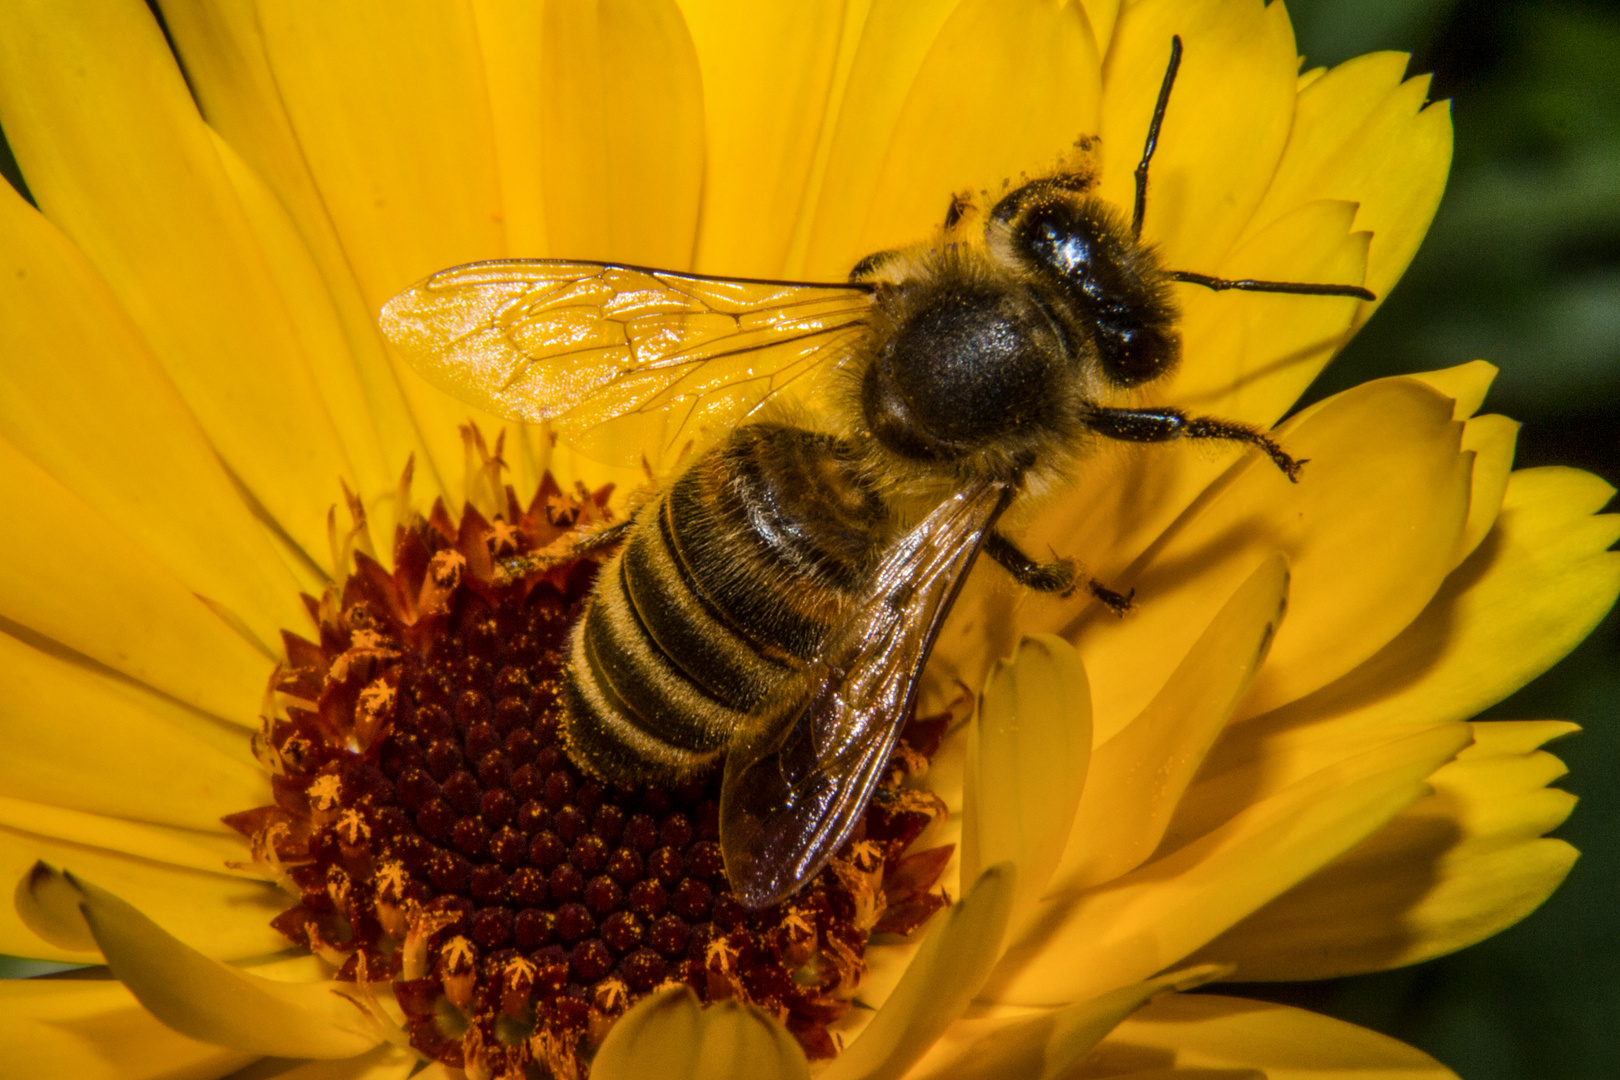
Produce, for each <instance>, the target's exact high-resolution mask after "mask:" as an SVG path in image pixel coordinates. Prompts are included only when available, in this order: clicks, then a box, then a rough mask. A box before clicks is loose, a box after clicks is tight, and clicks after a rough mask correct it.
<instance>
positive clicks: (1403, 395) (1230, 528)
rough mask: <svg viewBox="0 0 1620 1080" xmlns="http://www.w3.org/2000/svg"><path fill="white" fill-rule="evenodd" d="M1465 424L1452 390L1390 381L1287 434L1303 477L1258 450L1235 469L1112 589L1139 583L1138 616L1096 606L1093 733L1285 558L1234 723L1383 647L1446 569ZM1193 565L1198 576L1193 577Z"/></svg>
mask: <svg viewBox="0 0 1620 1080" xmlns="http://www.w3.org/2000/svg"><path fill="white" fill-rule="evenodd" d="M1461 429H1462V425H1461V424H1457V423H1455V422H1453V421H1452V420H1451V402H1450V401H1449V400H1448V399H1446V398H1443V397H1441V396H1440V395H1439V394H1438V393H1436V392H1435V391H1433V390H1431V389H1429V388H1428V387H1426V386H1423V385H1421V384H1419V383H1416V382H1413V381H1410V380H1400V379H1393V380H1384V381H1380V382H1376V383H1369V384H1367V385H1365V386H1361V387H1358V388H1356V389H1354V390H1351V391H1348V392H1346V393H1344V394H1340V395H1338V396H1336V397H1334V398H1331V399H1329V401H1328V402H1327V403H1325V404H1324V405H1323V407H1322V408H1321V409H1319V410H1317V411H1316V412H1313V413H1311V414H1310V415H1308V416H1306V417H1305V418H1304V419H1303V420H1302V421H1301V422H1300V423H1298V424H1290V425H1289V426H1288V427H1286V428H1285V429H1283V430H1282V431H1281V432H1280V438H1281V441H1282V443H1283V445H1284V446H1285V447H1286V448H1287V449H1288V450H1289V452H1291V453H1294V454H1296V455H1298V456H1300V457H1304V458H1309V459H1310V464H1309V465H1307V466H1306V469H1305V474H1304V476H1303V477H1302V479H1301V480H1300V482H1299V483H1298V484H1290V483H1289V482H1288V480H1287V478H1286V477H1284V476H1283V475H1282V474H1281V472H1279V471H1278V470H1277V469H1276V468H1275V467H1274V466H1272V465H1271V463H1270V462H1269V461H1265V460H1263V459H1259V458H1256V457H1250V458H1247V459H1245V460H1244V461H1242V462H1240V463H1239V464H1238V465H1236V466H1234V467H1233V468H1232V469H1231V470H1230V471H1229V472H1228V474H1227V475H1226V476H1224V477H1222V478H1221V480H1220V481H1218V482H1217V483H1216V484H1215V485H1212V486H1211V487H1210V488H1209V489H1208V490H1207V491H1206V493H1205V494H1204V496H1202V497H1201V499H1200V500H1199V502H1197V503H1195V504H1194V505H1193V506H1192V507H1191V508H1189V510H1188V511H1187V512H1186V513H1184V514H1183V515H1182V517H1181V519H1180V520H1179V521H1178V522H1177V523H1176V524H1175V525H1173V526H1172V527H1171V528H1170V529H1169V530H1168V531H1167V532H1166V534H1165V535H1164V536H1163V537H1162V538H1161V539H1160V541H1159V543H1158V545H1157V546H1156V547H1155V548H1153V549H1151V550H1150V551H1149V552H1148V553H1147V554H1146V555H1144V556H1143V557H1142V559H1140V560H1138V565H1139V566H1140V567H1141V569H1140V570H1139V571H1134V572H1128V573H1126V574H1124V575H1122V576H1120V577H1117V578H1115V579H1113V580H1112V581H1111V582H1110V584H1111V585H1112V586H1113V587H1114V588H1126V587H1134V588H1135V589H1136V603H1137V609H1136V610H1134V611H1132V612H1131V613H1130V614H1129V615H1128V616H1126V617H1125V618H1124V619H1116V618H1114V617H1113V616H1112V615H1099V616H1090V615H1089V614H1088V615H1087V616H1086V622H1085V624H1084V625H1083V626H1082V627H1081V628H1080V629H1079V633H1078V636H1077V638H1074V639H1072V640H1075V641H1076V645H1077V647H1078V648H1079V650H1080V655H1081V657H1082V658H1083V659H1084V660H1085V664H1086V670H1087V671H1088V672H1091V673H1092V677H1093V680H1094V685H1093V688H1092V691H1093V693H1092V704H1093V709H1094V710H1095V715H1096V724H1097V730H1098V732H1099V734H1100V736H1101V737H1103V738H1107V737H1110V736H1112V735H1113V733H1114V732H1116V731H1118V730H1119V729H1120V728H1121V727H1123V726H1124V724H1125V723H1126V722H1128V721H1129V720H1130V719H1132V718H1133V717H1135V716H1136V715H1137V714H1138V713H1139V712H1141V710H1142V709H1143V708H1144V707H1145V706H1146V704H1147V701H1148V699H1149V698H1150V697H1151V696H1152V694H1153V693H1155V692H1156V691H1157V688H1158V687H1160V686H1162V685H1163V684H1164V680H1165V679H1166V678H1167V677H1168V676H1169V673H1170V671H1171V670H1173V669H1174V667H1175V664H1176V663H1177V662H1178V661H1179V660H1180V658H1181V657H1182V656H1184V655H1186V652H1187V650H1188V648H1189V647H1190V646H1191V644H1192V642H1193V640H1194V639H1195V638H1196V637H1197V635H1198V634H1199V633H1200V632H1201V631H1202V629H1203V627H1205V626H1207V625H1208V624H1209V621H1210V619H1211V618H1212V617H1213V616H1214V613H1215V612H1216V611H1217V610H1219V608H1220V606H1221V605H1223V604H1224V603H1225V602H1226V599H1227V598H1228V597H1229V596H1231V595H1232V593H1233V592H1234V591H1235V590H1236V588H1237V586H1238V584H1240V583H1241V582H1242V581H1243V580H1244V579H1246V578H1247V577H1248V576H1249V574H1250V573H1252V572H1253V570H1254V568H1255V567H1257V566H1258V565H1259V564H1260V563H1261V562H1263V561H1264V560H1265V559H1266V558H1268V557H1270V555H1271V554H1272V553H1273V552H1276V551H1282V552H1284V553H1285V554H1286V555H1287V556H1288V564H1289V570H1290V573H1291V576H1292V581H1291V585H1290V589H1289V613H1288V619H1287V621H1286V622H1285V623H1284V624H1283V627H1282V629H1281V630H1280V631H1279V632H1278V634H1277V639H1276V641H1275V642H1274V644H1273V645H1272V650H1271V656H1270V658H1269V660H1268V661H1267V663H1266V665H1265V666H1264V667H1263V668H1262V669H1261V671H1260V674H1259V675H1258V676H1257V677H1256V679H1255V682H1254V686H1253V688H1252V689H1251V691H1250V694H1249V697H1248V698H1247V699H1246V700H1245V702H1244V703H1243V705H1242V706H1240V708H1239V712H1238V715H1239V716H1243V715H1249V714H1253V713H1254V712H1258V711H1261V710H1263V709H1265V708H1267V707H1270V706H1271V705H1273V704H1278V703H1281V702H1283V701H1288V700H1290V699H1292V698H1294V697H1297V696H1299V695H1300V694H1302V693H1306V692H1309V691H1311V690H1314V689H1315V688H1316V687H1318V686H1320V685H1322V684H1323V683H1326V682H1328V681H1330V680H1332V679H1334V678H1337V677H1338V676H1339V675H1342V674H1343V673H1344V672H1346V671H1348V670H1350V669H1351V668H1353V667H1354V666H1355V665H1356V664H1358V663H1360V662H1361V661H1363V660H1365V659H1366V658H1367V657H1368V656H1370V655H1371V654H1372V653H1374V652H1375V651H1377V650H1378V649H1379V648H1380V647H1382V646H1383V645H1384V644H1386V643H1387V642H1388V641H1389V640H1390V639H1391V638H1392V637H1394V636H1395V635H1396V634H1397V633H1398V632H1399V631H1400V630H1401V629H1402V628H1403V627H1405V626H1406V625H1407V624H1408V623H1410V622H1411V621H1412V619H1413V618H1414V617H1415V616H1416V615H1417V614H1418V612H1419V611H1421V610H1422V609H1423V606H1424V605H1425V604H1426V603H1427V602H1428V599H1429V598H1430V597H1431V596H1433V595H1434V592H1435V590H1436V588H1438V587H1439V585H1440V582H1441V581H1442V579H1443V578H1444V577H1445V574H1446V572H1447V571H1448V570H1449V569H1450V566H1451V562H1452V558H1453V556H1454V553H1455V551H1456V545H1457V537H1458V534H1459V533H1460V531H1461V529H1462V525H1463V521H1464V518H1465V515H1466V514H1467V510H1468V492H1469V460H1468V458H1467V457H1465V456H1464V455H1463V454H1461V453H1460V452H1459V450H1458V441H1459V439H1460V437H1461V434H1462V430H1461ZM1160 449H1161V452H1163V449H1162V448H1160ZM1183 452H1184V453H1185V452H1187V451H1185V450H1183ZM1189 565H1194V566H1198V567H1199V568H1200V572H1199V573H1197V574H1188V573H1186V571H1185V567H1187V566H1189ZM1105 674H1106V675H1109V676H1112V677H1111V678H1105Z"/></svg>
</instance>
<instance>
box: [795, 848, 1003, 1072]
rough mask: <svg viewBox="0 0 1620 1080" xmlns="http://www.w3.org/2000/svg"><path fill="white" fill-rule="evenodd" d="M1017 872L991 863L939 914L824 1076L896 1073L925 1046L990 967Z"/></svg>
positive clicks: (924, 1050) (964, 1005)
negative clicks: (872, 1012) (892, 984)
mask: <svg viewBox="0 0 1620 1080" xmlns="http://www.w3.org/2000/svg"><path fill="white" fill-rule="evenodd" d="M1017 876H1018V872H1017V871H1016V870H1015V869H1014V868H1013V866H1012V865H1011V864H1010V863H999V864H997V865H995V866H992V867H990V868H989V869H988V870H986V871H984V873H983V874H981V875H980V876H979V879H978V880H977V881H976V882H974V883H973V887H972V888H971V889H970V890H968V892H967V894H966V895H965V896H963V897H962V898H961V899H960V900H958V901H957V902H956V903H955V904H953V905H952V906H951V907H950V908H949V909H948V910H947V911H946V912H945V913H944V915H942V916H941V917H940V919H939V921H938V923H937V924H936V925H935V926H934V927H933V929H932V930H930V931H929V933H928V936H927V937H926V938H924V939H923V943H922V947H921V948H919V949H918V950H917V955H916V956H915V957H913V959H912V961H911V966H910V967H909V968H907V969H906V973H905V975H904V976H902V977H901V979H900V984H899V985H898V986H896V987H895V990H894V993H892V994H890V995H889V997H888V1000H887V1001H885V1002H884V1005H883V1008H882V1010H880V1011H879V1012H878V1013H877V1014H876V1015H875V1016H874V1017H873V1018H872V1022H871V1023H869V1024H868V1025H867V1026H866V1029H865V1030H864V1031H862V1032H861V1037H860V1038H859V1039H857V1040H855V1042H854V1043H853V1044H851V1045H850V1046H849V1047H847V1048H846V1049H845V1050H844V1052H843V1053H842V1054H840V1055H838V1057H837V1059H836V1060H834V1061H833V1063H832V1064H831V1065H829V1066H827V1068H826V1070H825V1071H823V1072H822V1073H820V1074H819V1075H820V1077H822V1078H823V1080H892V1078H895V1077H899V1076H900V1075H902V1074H903V1073H904V1072H905V1071H906V1070H907V1069H909V1068H910V1067H911V1065H912V1064H913V1063H914V1062H916V1061H917V1059H918V1058H920V1057H922V1056H923V1054H925V1053H927V1051H928V1048H929V1046H931V1045H932V1044H933V1042H934V1040H935V1039H937V1038H939V1036H940V1034H941V1033H942V1032H944V1030H945V1029H946V1028H947V1027H949V1026H950V1024H951V1021H953V1020H955V1019H956V1018H957V1017H958V1016H960V1015H961V1014H962V1012H963V1010H965V1009H966V1008H967V1006H968V1003H969V1002H970V1001H972V1000H973V997H974V995H975V994H976V993H978V991H979V988H980V987H981V986H982V985H983V983H984V979H985V977H986V976H987V975H989V973H990V969H991V966H992V965H993V964H994V963H995V961H996V954H997V952H998V951H999V949H1000V946H1001V939H1002V935H1003V933H1004V932H1005V931H1006V927H1007V917H1008V915H1010V914H1011V912H1012V902H1013V893H1014V888H1015V885H1016V880H1015V879H1016V878H1017Z"/></svg>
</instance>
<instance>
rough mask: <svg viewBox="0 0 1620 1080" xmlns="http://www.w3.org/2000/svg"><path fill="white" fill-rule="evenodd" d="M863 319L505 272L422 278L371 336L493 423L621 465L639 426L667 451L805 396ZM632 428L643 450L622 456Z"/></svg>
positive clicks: (860, 295) (825, 296)
mask: <svg viewBox="0 0 1620 1080" xmlns="http://www.w3.org/2000/svg"><path fill="white" fill-rule="evenodd" d="M870 306H871V296H870V293H869V292H868V291H867V290H866V289H865V288H864V287H861V286H844V285H806V284H795V283H791V282H777V281H749V280H741V279H729V278H713V277H702V276H698V275H695V274H677V273H671V272H667V271H663V270H647V269H641V268H638V267H632V266H618V265H614V264H610V263H595V262H575V261H564V260H558V259H513V260H505V261H496V262H482V263H471V264H469V265H467V266H458V267H454V268H452V269H449V270H441V271H440V272H438V273H437V274H432V275H430V276H428V277H426V278H423V279H422V280H421V281H419V282H417V283H416V284H415V285H412V286H411V287H410V288H408V289H406V290H405V291H404V292H402V293H400V294H399V295H398V296H396V297H394V298H393V299H392V300H390V301H388V303H386V304H384V305H383V309H382V312H381V313H380V314H379V316H378V323H379V324H380V325H381V327H382V329H383V332H384V333H385V334H387V335H388V338H389V340H391V341H393V343H394V344H395V345H396V346H398V348H399V349H400V351H401V352H402V353H403V354H404V355H405V357H406V359H407V360H409V361H410V363H411V365H412V366H413V367H415V368H416V369H417V370H418V371H419V372H421V373H422V374H423V375H424V376H425V377H427V378H428V380H429V381H431V382H433V383H434V384H435V385H437V386H439V387H440V388H441V389H443V390H445V391H447V392H448V393H450V394H453V395H454V396H456V397H458V398H460V399H462V400H463V401H466V402H468V403H469V404H471V405H474V406H476V407H478V408H480V409H483V410H484V411H486V412H490V413H494V414H495V415H497V416H504V417H507V418H509V419H514V420H530V421H540V420H549V421H550V422H551V424H552V428H553V430H555V431H556V432H557V434H558V436H559V437H560V438H562V439H564V440H565V441H567V442H568V443H569V444H570V445H572V446H574V447H575V448H577V449H580V450H582V451H584V452H586V453H588V454H592V455H593V456H597V457H602V458H604V459H606V460H612V461H615V462H621V461H622V462H626V463H628V462H633V461H634V459H635V458H636V456H637V455H638V454H639V453H640V451H641V449H642V447H644V446H645V443H646V440H647V438H648V436H647V432H648V430H649V428H648V427H647V426H645V425H646V424H649V423H650V424H651V425H653V427H652V429H651V430H652V431H653V432H654V435H653V436H652V437H654V438H660V439H661V440H662V442H663V444H664V446H665V447H675V446H677V445H679V444H681V443H683V442H685V441H687V440H690V439H699V438H700V433H701V432H702V431H703V430H704V429H708V430H711V431H723V430H726V429H728V428H729V427H731V426H734V425H735V424H737V423H739V422H741V421H743V420H744V418H746V417H747V416H748V415H749V414H751V413H752V412H754V411H755V410H757V409H758V408H759V407H760V406H761V405H762V404H763V403H764V402H765V401H767V400H768V399H771V398H773V397H776V396H778V395H781V394H783V393H784V392H785V391H787V390H788V389H789V388H790V387H793V388H794V389H795V391H796V392H799V393H802V394H804V395H806V396H808V395H809V394H811V393H813V392H814V390H815V389H816V388H817V387H818V386H819V384H820V379H821V377H822V376H824V375H825V373H826V372H827V371H829V370H830V369H831V368H832V367H833V366H834V364H833V363H830V362H829V361H836V359H838V358H839V357H841V356H843V355H845V354H847V351H848V349H849V347H850V346H851V345H853V344H854V343H855V342H856V341H857V340H858V339H859V338H860V336H861V334H862V333H863V326H862V319H863V317H864V316H865V315H866V313H867V310H868V309H869V307H870ZM635 418H642V420H643V424H642V426H638V427H637V428H636V429H635V430H636V432H637V433H638V434H639V435H640V438H639V439H633V440H631V441H632V442H634V443H635V444H636V445H634V446H628V447H627V446H626V445H624V442H625V440H624V438H623V435H624V434H625V431H626V427H625V421H627V420H632V419H635ZM660 428H661V430H659V429H660Z"/></svg>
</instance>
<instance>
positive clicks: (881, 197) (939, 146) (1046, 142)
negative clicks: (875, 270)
mask: <svg viewBox="0 0 1620 1080" xmlns="http://www.w3.org/2000/svg"><path fill="white" fill-rule="evenodd" d="M1099 92H1100V62H1099V60H1098V55H1097V47H1096V43H1095V42H1094V41H1093V40H1092V37H1091V28H1090V26H1089V24H1088V23H1087V22H1086V19H1085V16H1084V12H1083V11H1082V10H1081V9H1079V8H1078V7H1076V6H1074V5H1066V4H1062V3H1057V2H1055V0H964V2H962V3H959V4H955V5H949V4H941V3H937V2H933V3H928V4H926V5H922V6H920V9H919V6H917V5H902V4H897V3H888V4H877V5H874V7H873V10H872V12H871V14H870V15H869V16H868V18H867V22H866V27H865V31H864V33H863V34H862V36H861V40H860V48H859V52H858V54H857V55H856V56H855V58H854V61H853V66H852V68H851V70H850V74H849V80H848V83H847V87H846V89H845V90H844V93H843V95H842V99H841V101H840V103H839V105H838V108H837V112H836V113H834V114H832V115H834V116H836V126H835V127H834V128H833V129H832V138H831V140H830V142H829V150H828V155H827V159H826V160H827V164H826V170H825V173H824V174H823V175H822V176H821V179H820V183H819V185H818V186H817V187H816V188H815V190H814V191H813V192H812V194H811V198H810V202H809V204H808V205H809V208H810V209H811V210H812V211H813V215H814V216H813V217H812V218H811V221H812V222H813V224H812V226H811V228H810V230H809V233H808V235H807V238H806V239H807V240H808V247H807V249H805V251H804V254H803V255H802V256H800V257H799V258H798V259H796V260H795V259H790V262H789V271H790V273H792V274H793V275H794V276H803V277H806V278H810V279H815V280H834V281H836V280H840V279H842V278H843V277H844V275H846V274H847V273H848V272H849V269H850V267H852V266H853V265H855V263H856V262H857V261H858V260H859V259H860V258H862V257H863V256H865V255H867V254H870V253H871V252H873V251H877V250H882V249H886V248H893V247H897V246H901V245H905V244H912V243H917V242H919V241H922V240H926V239H928V238H929V237H930V236H931V235H932V234H933V233H934V232H935V231H937V229H938V228H939V226H940V224H941V223H942V222H943V221H944V219H945V211H946V209H947V208H948V207H949V206H950V200H951V196H952V195H953V194H954V193H956V192H958V191H961V190H963V189H980V188H985V189H989V190H990V191H992V192H995V191H997V190H999V189H1000V187H1001V185H1002V182H1003V181H1005V180H1012V181H1013V182H1014V183H1017V182H1018V179H1019V176H1020V174H1021V173H1029V174H1031V175H1033V174H1036V173H1040V172H1047V171H1050V170H1051V168H1052V167H1053V166H1054V165H1056V164H1057V163H1058V159H1059V156H1060V155H1061V154H1063V153H1064V152H1065V151H1067V150H1068V149H1069V148H1070V147H1071V146H1072V145H1073V143H1074V141H1075V140H1076V139H1077V138H1079V137H1080V136H1082V135H1088V134H1094V133H1095V132H1096V131H1097V125H1098V113H1097V109H1098V99H1099ZM942 132H949V135H948V137H944V138H942V137H941V133H942Z"/></svg>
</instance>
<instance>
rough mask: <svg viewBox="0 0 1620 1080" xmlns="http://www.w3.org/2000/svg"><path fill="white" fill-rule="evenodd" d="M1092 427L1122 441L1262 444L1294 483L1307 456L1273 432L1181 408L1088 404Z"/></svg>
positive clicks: (1086, 414) (1263, 449) (1088, 414)
mask: <svg viewBox="0 0 1620 1080" xmlns="http://www.w3.org/2000/svg"><path fill="white" fill-rule="evenodd" d="M1083 419H1084V420H1085V424H1086V426H1087V427H1089V428H1090V429H1091V430H1092V431H1095V432H1096V433H1097V434H1099V435H1101V436H1103V437H1104V438H1108V439H1118V440H1120V441H1121V442H1170V441H1171V440H1174V439H1223V440H1225V441H1227V442H1236V443H1244V444H1246V445H1248V446H1254V447H1258V448H1259V449H1260V450H1261V451H1263V452H1264V453H1265V455H1266V456H1267V457H1269V458H1270V459H1271V461H1272V464H1274V465H1276V466H1277V468H1279V469H1281V470H1282V471H1283V474H1284V475H1285V476H1287V477H1288V479H1290V480H1292V481H1293V482H1294V483H1296V484H1297V483H1299V476H1300V473H1301V472H1302V471H1303V468H1304V465H1305V460H1304V459H1303V458H1298V459H1296V458H1293V457H1290V456H1289V455H1288V454H1287V453H1286V452H1284V450H1283V448H1282V447H1281V446H1278V445H1277V443H1276V441H1275V440H1273V439H1272V438H1271V437H1270V436H1269V435H1267V434H1265V433H1264V432H1262V431H1261V430H1260V429H1258V428H1254V427H1250V426H1249V425H1248V424H1241V423H1239V422H1237V421H1236V420H1221V419H1219V418H1217V417H1213V416H1188V415H1187V414H1186V413H1184V412H1182V411H1181V410H1180V409H1170V408H1164V409H1111V408H1109V407H1107V406H1106V405H1088V406H1086V412H1085V415H1084V417H1083Z"/></svg>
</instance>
